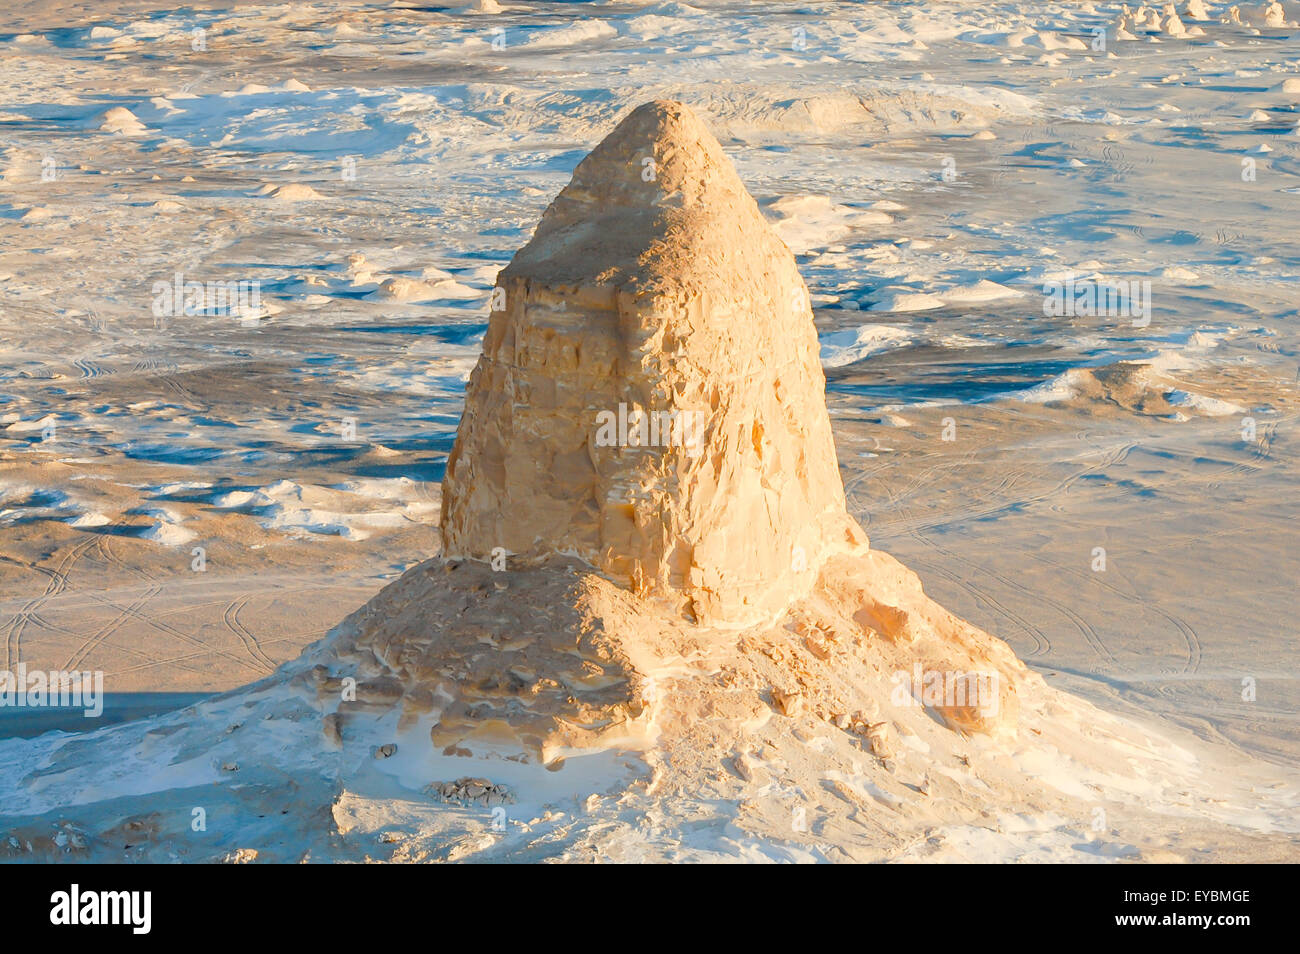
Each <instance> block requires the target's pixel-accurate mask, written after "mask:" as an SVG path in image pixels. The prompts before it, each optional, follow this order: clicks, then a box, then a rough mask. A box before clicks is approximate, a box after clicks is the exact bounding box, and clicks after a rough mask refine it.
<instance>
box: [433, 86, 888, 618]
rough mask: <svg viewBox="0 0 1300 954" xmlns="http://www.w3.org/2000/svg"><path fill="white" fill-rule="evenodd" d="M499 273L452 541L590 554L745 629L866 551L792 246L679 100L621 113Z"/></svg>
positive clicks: (487, 549)
mask: <svg viewBox="0 0 1300 954" xmlns="http://www.w3.org/2000/svg"><path fill="white" fill-rule="evenodd" d="M647 160H648V161H647ZM498 284H499V290H498V294H496V295H494V297H493V301H494V310H493V312H492V315H491V319H490V322H489V327H488V332H487V334H486V335H485V336H484V340H483V356H482V357H481V358H480V360H479V363H478V366H477V367H476V368H475V370H474V373H473V374H472V375H471V377H470V381H469V386H468V388H467V391H466V399H465V413H464V416H463V417H462V419H461V423H460V429H459V431H458V433H457V438H456V444H455V447H454V448H453V450H452V453H451V456H450V457H449V459H448V463H447V474H446V477H445V479H444V482H443V522H442V535H443V544H444V552H445V553H447V554H448V555H450V556H470V557H475V558H479V559H485V560H486V559H490V558H491V557H492V555H493V554H496V555H497V556H498V557H500V556H501V555H502V554H507V555H509V556H508V557H507V559H513V560H515V561H516V562H517V561H519V560H524V561H527V560H532V559H535V558H540V557H544V556H546V555H547V554H550V553H556V552H558V553H565V554H570V555H575V556H579V557H581V558H582V559H583V560H586V561H587V562H588V563H590V564H592V565H593V566H595V567H597V568H598V569H600V570H602V571H603V572H604V573H606V574H607V575H608V576H609V577H611V578H612V579H615V580H616V581H618V582H620V583H621V584H622V585H624V586H627V587H628V588H630V589H632V590H634V591H635V592H637V593H640V594H643V595H647V596H657V597H663V598H666V599H669V600H671V601H673V602H675V603H677V604H678V605H680V606H681V607H682V608H683V610H684V612H685V613H686V615H687V616H689V617H691V618H693V619H695V620H699V621H703V622H718V623H727V624H733V623H736V624H742V623H747V622H751V621H753V620H755V619H758V618H762V617H766V616H771V615H774V614H776V613H779V612H781V611H783V610H784V609H785V607H786V606H787V605H789V603H790V602H791V601H792V600H795V599H798V598H800V597H802V596H803V595H805V594H806V593H807V592H808V590H809V589H810V587H811V586H812V584H813V582H815V580H816V577H817V573H818V570H819V568H820V566H821V563H822V561H823V560H824V559H825V557H826V556H827V555H828V554H830V553H833V552H837V551H839V550H843V549H845V548H850V549H852V548H855V547H859V546H862V545H863V544H865V537H864V536H863V535H862V532H861V530H860V529H859V528H858V527H857V525H856V524H855V523H854V522H853V521H852V519H851V518H850V517H849V516H848V514H847V512H846V511H845V506H844V491H843V485H842V484H841V482H840V476H839V468H838V464H837V462H836V458H835V447H834V443H833V441H832V438H831V428H830V419H829V417H828V416H827V413H826V403H825V393H824V392H825V378H824V377H823V375H822V370H821V365H820V362H819V359H818V343H817V333H816V330H815V328H814V327H813V321H812V311H811V309H810V305H809V299H808V291H807V288H806V287H805V286H804V283H803V279H802V278H800V276H799V272H798V269H797V268H796V266H795V261H794V256H793V255H791V254H790V250H789V249H788V248H786V246H785V245H784V244H783V243H782V242H781V240H780V239H779V238H777V236H776V234H775V233H774V232H773V231H772V229H771V228H770V227H769V226H768V224H767V222H766V221H765V220H764V219H763V217H762V215H761V214H760V212H759V211H758V206H757V204H756V203H755V202H754V200H753V198H752V197H751V196H750V195H749V194H748V192H746V191H745V188H744V186H743V185H742V184H741V182H740V179H739V177H738V176H737V175H736V172H735V170H734V169H733V168H732V166H731V163H730V162H729V161H728V160H727V158H726V156H725V155H723V153H722V150H721V147H720V146H719V145H718V143H717V140H715V139H714V138H713V136H712V135H711V134H710V133H709V132H708V130H707V129H706V128H705V127H704V125H703V123H701V122H700V120H699V119H698V118H697V117H696V116H695V115H694V114H693V113H692V112H691V111H690V110H689V109H687V108H686V107H685V106H683V105H681V104H680V103H669V102H653V103H647V104H646V105H644V106H641V107H639V108H638V109H636V110H634V111H633V112H632V113H631V114H630V115H629V116H628V117H627V118H626V119H624V120H623V122H621V123H620V124H619V126H618V127H617V128H616V129H615V130H614V132H613V133H611V134H610V135H609V136H608V137H607V138H606V139H605V140H604V141H603V142H602V143H600V145H598V146H597V147H596V148H595V149H594V150H593V151H592V153H591V155H589V156H588V157H587V158H586V159H584V160H583V161H582V163H580V164H579V166H578V169H577V170H576V171H575V173H574V175H573V180H572V181H571V182H570V183H569V185H568V186H567V187H566V188H565V189H564V190H563V192H561V193H560V195H559V196H558V197H557V198H556V200H555V201H554V202H553V203H552V204H551V206H550V208H548V209H547V211H546V214H545V215H544V216H543V219H542V222H541V223H540V224H539V226H538V228H537V231H536V232H535V233H534V235H533V237H532V239H531V241H529V243H528V244H527V245H526V246H524V248H522V249H520V251H519V252H518V253H517V254H516V255H515V257H514V259H513V260H512V261H511V263H510V265H509V266H508V267H507V268H505V269H504V270H503V271H502V273H501V275H500V277H499V279H498Z"/></svg>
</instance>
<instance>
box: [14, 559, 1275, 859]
mask: <svg viewBox="0 0 1300 954" xmlns="http://www.w3.org/2000/svg"><path fill="white" fill-rule="evenodd" d="M864 579H869V580H871V581H872V592H871V593H866V592H864V590H863V586H862V583H861V581H862V580H864ZM817 593H818V595H817V596H815V597H812V598H809V599H808V600H805V601H803V602H801V603H799V604H797V605H795V606H794V607H793V608H792V609H791V611H790V613H789V614H788V615H787V616H786V617H785V618H784V619H783V620H781V621H780V623H778V624H776V625H773V626H771V627H765V628H756V629H752V630H747V631H743V632H736V631H734V630H733V631H722V630H707V629H702V628H700V627H697V626H694V625H691V624H688V623H684V622H680V621H676V620H673V619H671V618H669V617H668V616H665V615H662V614H659V613H656V612H648V611H647V610H648V607H647V606H646V605H645V604H644V603H643V602H641V601H640V600H638V599H637V598H636V597H633V596H632V595H630V594H628V593H627V592H626V591H624V590H621V589H619V588H618V587H615V586H614V585H612V584H611V583H609V582H608V581H606V580H604V579H602V578H600V577H598V576H596V575H594V574H592V573H591V572H590V571H589V570H587V569H586V568H585V567H583V566H582V565H580V564H578V563H576V562H566V561H560V560H555V561H552V562H549V563H547V564H545V565H542V566H539V567H536V568H533V569H524V570H515V571H512V572H510V573H495V572H493V571H492V570H491V569H490V567H488V566H486V565H483V564H479V563H473V562H446V561H443V560H441V559H435V560H431V561H429V562H427V563H424V564H422V565H420V566H418V567H416V568H414V569H412V570H410V571H408V572H407V573H406V574H405V575H404V576H403V577H402V578H401V579H400V580H399V581H397V582H396V583H394V584H392V585H391V586H389V587H387V588H386V589H385V590H384V591H383V592H382V593H380V594H379V595H378V596H377V597H375V599H374V600H372V601H371V602H370V603H369V604H368V605H367V606H365V607H364V608H362V609H361V610H359V611H358V612H356V613H354V614H353V615H352V616H351V617H350V618H349V619H347V620H346V621H345V622H344V623H343V624H341V625H340V626H339V627H337V628H336V630H335V631H334V632H333V633H332V634H331V635H330V636H329V637H327V638H326V639H325V640H324V641H322V642H321V643H319V644H317V646H316V647H315V648H314V649H313V650H311V651H309V652H308V653H306V654H304V656H303V657H302V658H301V659H299V660H297V661H295V662H293V663H291V664H289V665H287V666H285V667H283V668H282V669H281V670H279V671H278V672H277V673H276V674H275V675H274V676H272V677H270V678H269V679H267V680H265V681H264V682H262V683H259V684H256V685H253V686H250V687H247V688H245V689H242V690H239V691H237V692H234V693H231V694H228V695H226V696H222V697H219V698H215V699H213V700H211V701H208V702H205V703H202V704H199V705H197V706H194V707H192V708H189V709H186V710H182V711H179V712H175V713H171V714H168V715H165V716H160V717H155V718H152V719H149V720H146V721H142V722H138V723H131V724H128V725H125V726H120V727H116V728H109V729H104V730H100V731H98V732H95V733H92V734H88V735H82V736H70V735H66V734H51V735H46V736H43V737H40V738H38V739H34V740H8V741H5V742H0V789H2V790H4V791H5V792H7V793H9V794H8V795H7V796H6V802H5V805H4V808H3V815H0V829H2V830H3V831H4V832H5V833H6V837H5V838H4V839H0V856H3V857H5V858H7V859H11V860H33V861H36V860H40V861H45V860H60V859H67V860H97V861H118V860H148V861H170V860H188V861H208V860H228V861H237V860H238V861H243V860H253V859H256V860H262V861H286V862H287V861H298V860H317V861H324V860H363V859H381V860H395V861H402V860H456V859H476V860H506V859H513V860H546V859H556V860H568V861H589V860H611V859H612V860H621V861H634V860H640V859H694V860H720V859H735V860H751V861H752V860H888V859H922V858H930V859H934V860H1004V859H1012V858H1023V859H1029V860H1065V859H1071V860H1110V859H1124V858H1139V857H1141V858H1146V859H1164V860H1171V859H1174V858H1178V857H1186V856H1188V855H1189V854H1190V853H1192V852H1195V851H1197V850H1199V848H1200V846H1201V845H1202V844H1210V843H1212V844H1214V845H1215V846H1216V851H1217V852H1218V853H1219V854H1218V855H1217V857H1219V858H1224V857H1229V856H1232V855H1233V853H1234V852H1241V853H1245V854H1251V853H1256V854H1257V853H1258V850H1259V846H1260V844H1261V843H1266V841H1267V839H1266V838H1265V837H1264V836H1265V834H1266V833H1268V832H1270V831H1287V832H1293V831H1295V829H1296V821H1295V818H1296V815H1295V806H1296V793H1295V791H1294V790H1292V789H1289V788H1283V787H1282V786H1278V785H1276V783H1273V787H1271V788H1265V787H1264V785H1263V784H1262V783H1258V782H1257V781H1256V779H1255V778H1254V777H1252V776H1251V775H1249V774H1247V773H1246V772H1244V771H1243V769H1242V768H1241V767H1240V766H1231V767H1229V766H1225V765H1221V764H1210V763H1206V762H1202V761H1200V760H1199V759H1198V758H1197V757H1196V756H1195V755H1193V753H1192V752H1191V751H1189V750H1188V749H1187V748H1183V747H1180V746H1179V745H1176V744H1173V743H1171V742H1169V741H1167V740H1165V739H1163V738H1161V737H1160V736H1158V735H1156V734H1153V733H1151V732H1148V731H1146V730H1143V729H1141V728H1139V727H1137V726H1135V725H1132V724H1129V723H1126V722H1125V721H1123V720H1121V719H1119V718H1116V717H1113V716H1110V715H1106V714H1104V713H1102V712H1100V711H1098V710H1096V709H1094V708H1092V707H1091V706H1089V705H1088V704H1086V703H1083V702H1081V701H1078V700H1076V699H1073V698H1071V697H1069V696H1066V695H1064V694H1061V693H1058V692H1056V691H1055V690H1053V689H1051V688H1049V687H1048V686H1046V685H1045V684H1044V682H1043V680H1042V679H1041V678H1039V677H1038V676H1036V675H1034V674H1031V673H1027V672H1025V671H1024V670H1023V668H1022V667H1021V666H1020V664H1019V663H1018V662H1017V661H1016V660H1015V659H1014V657H1013V656H1012V655H1011V654H1010V652H1009V651H1008V650H1006V649H1005V647H1003V646H1002V644H1001V643H999V642H998V641H996V640H993V639H992V638H991V637H989V636H987V635H985V634H983V633H981V632H979V631H978V630H975V629H973V628H972V627H970V626H968V625H967V624H964V623H961V622H960V621H959V620H956V619H954V618H953V617H951V616H950V615H949V614H947V613H945V612H944V611H943V610H941V609H940V608H939V607H937V606H936V605H935V604H933V603H932V602H930V601H929V600H928V599H927V598H926V597H924V595H922V594H921V592H920V588H919V586H918V584H917V581H916V578H915V576H914V575H913V574H911V573H910V572H909V571H907V570H906V569H904V568H903V567H901V566H900V565H899V564H898V563H897V562H896V561H894V560H893V559H892V558H890V557H888V556H886V555H884V554H880V553H871V554H869V555H863V556H858V557H841V558H835V559H832V560H831V561H830V562H829V563H828V564H827V566H826V568H825V569H824V571H823V573H822V576H821V580H820V581H819V585H818V587H817ZM850 611H851V615H849V613H850ZM917 669H920V670H921V671H922V672H923V675H922V679H921V683H922V684H921V685H918V686H913V687H909V686H908V684H907V682H906V679H904V678H900V677H904V676H906V677H912V678H915V676H916V674H917V672H916V671H917ZM963 670H972V671H974V670H978V671H980V672H985V673H992V674H996V675H997V676H998V679H997V680H994V683H993V684H994V685H995V686H996V693H995V694H993V695H987V694H986V695H985V696H984V698H983V699H982V700H977V701H978V702H979V703H980V704H979V705H975V706H971V705H967V706H961V705H951V704H949V703H951V702H952V701H953V700H952V699H951V698H948V699H945V698H943V696H942V693H941V692H939V693H938V694H934V693H931V692H930V690H931V689H936V688H937V684H934V683H928V685H927V682H928V674H929V673H934V672H941V673H960V672H962V671H963ZM354 680H355V688H354V682H353V681H354ZM1013 686H1014V688H1013ZM909 688H911V689H914V692H915V694H913V693H911V692H909ZM917 697H919V698H917ZM968 701H969V700H968ZM927 702H928V704H926V703H927ZM985 703H991V705H985ZM1017 717H1018V718H1017ZM980 724H982V726H983V728H986V729H988V730H990V731H988V732H984V733H978V734H967V733H966V732H965V731H962V728H963V726H967V727H970V728H974V727H976V726H977V725H980ZM1013 725H1018V727H1013ZM950 727H951V728H950ZM954 728H955V729H956V730H957V731H954ZM1228 826H1231V828H1233V829H1236V830H1234V831H1229V832H1227V833H1225V828H1226V827H1228Z"/></svg>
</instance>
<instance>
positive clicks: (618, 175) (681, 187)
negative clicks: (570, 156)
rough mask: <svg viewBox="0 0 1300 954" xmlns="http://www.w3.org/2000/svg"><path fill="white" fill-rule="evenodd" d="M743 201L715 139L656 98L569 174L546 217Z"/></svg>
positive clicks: (681, 110) (683, 111)
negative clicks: (592, 209)
mask: <svg viewBox="0 0 1300 954" xmlns="http://www.w3.org/2000/svg"><path fill="white" fill-rule="evenodd" d="M735 195H746V197H748V196H747V193H745V188H744V186H743V185H742V184H741V182H740V179H739V177H738V176H737V175H736V171H735V169H734V168H732V165H731V163H730V162H729V161H728V160H727V157H726V155H725V154H724V153H723V151H722V146H720V145H719V144H718V140H717V139H715V138H714V137H713V134H712V133H710V132H709V130H708V129H707V128H706V127H705V125H704V123H703V122H701V121H700V118H699V117H698V116H696V115H695V113H693V112H692V111H691V109H690V108H689V107H688V106H686V105H685V104H683V103H678V102H673V101H670V100H655V101H653V102H649V103H645V104H644V105H642V106H638V107H637V108H636V109H634V110H632V112H631V113H629V114H628V115H627V116H626V117H625V118H624V119H623V121H622V122H620V123H619V124H618V126H617V127H615V129H614V131H613V132H612V133H610V134H609V135H608V136H606V137H605V139H604V140H602V141H601V143H600V144H599V145H598V146H596V148H595V149H593V150H592V151H591V154H590V155H588V156H587V158H585V159H584V160H583V161H582V162H581V163H579V165H578V168H577V169H576V170H575V171H574V173H573V181H572V182H570V183H569V185H568V186H567V187H566V188H565V189H564V191H563V192H561V193H560V195H559V197H558V198H557V199H556V201H555V203H554V204H553V205H552V207H551V209H550V210H548V212H547V215H546V217H544V218H543V219H542V229H543V230H544V229H546V228H547V226H548V225H549V224H550V223H549V222H548V219H561V220H563V219H567V218H571V217H572V216H573V215H579V214H582V212H583V208H584V207H588V208H589V207H592V206H594V207H595V208H597V209H599V210H601V212H602V213H608V212H611V211H614V210H617V209H619V208H623V207H629V208H642V209H650V208H654V207H656V206H661V205H668V206H676V207H680V208H690V207H692V206H695V205H698V204H700V203H704V202H708V201H709V200H710V199H714V200H724V199H726V198H728V197H731V196H735Z"/></svg>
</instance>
